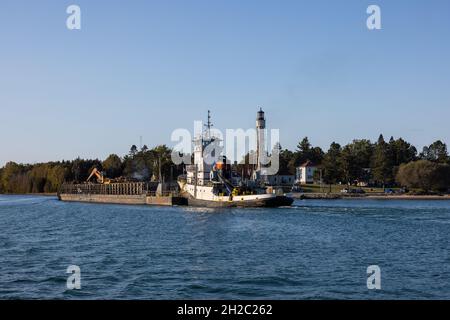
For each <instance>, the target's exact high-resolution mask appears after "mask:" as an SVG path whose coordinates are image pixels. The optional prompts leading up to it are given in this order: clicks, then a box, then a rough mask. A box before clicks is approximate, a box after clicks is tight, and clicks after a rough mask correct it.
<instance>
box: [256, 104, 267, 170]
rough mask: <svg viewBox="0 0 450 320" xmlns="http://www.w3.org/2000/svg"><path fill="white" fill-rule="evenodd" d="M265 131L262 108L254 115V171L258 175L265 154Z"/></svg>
mask: <svg viewBox="0 0 450 320" xmlns="http://www.w3.org/2000/svg"><path fill="white" fill-rule="evenodd" d="M265 130H266V118H265V116H264V111H263V110H262V108H259V111H258V112H257V113H256V171H257V172H258V173H257V174H258V175H259V174H260V172H261V168H262V166H263V163H264V161H263V158H264V157H265V154H266V153H265V152H266V147H265V146H266V141H265Z"/></svg>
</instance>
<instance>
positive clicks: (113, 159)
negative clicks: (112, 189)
mask: <svg viewBox="0 0 450 320" xmlns="http://www.w3.org/2000/svg"><path fill="white" fill-rule="evenodd" d="M102 166H103V170H105V173H106V176H107V177H109V178H117V177H120V176H121V175H122V169H123V164H122V160H121V159H120V157H119V156H118V155H116V154H110V155H109V156H108V158H106V159H105V160H104V161H103V163H102Z"/></svg>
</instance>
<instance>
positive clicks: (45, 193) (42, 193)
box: [0, 192, 57, 197]
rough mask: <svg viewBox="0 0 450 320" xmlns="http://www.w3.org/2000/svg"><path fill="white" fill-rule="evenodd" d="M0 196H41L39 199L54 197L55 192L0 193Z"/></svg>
mask: <svg viewBox="0 0 450 320" xmlns="http://www.w3.org/2000/svg"><path fill="white" fill-rule="evenodd" d="M0 196H41V197H56V196H57V193H56V192H41V193H0Z"/></svg>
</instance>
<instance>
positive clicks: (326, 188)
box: [301, 184, 384, 193]
mask: <svg viewBox="0 0 450 320" xmlns="http://www.w3.org/2000/svg"><path fill="white" fill-rule="evenodd" d="M301 187H302V189H303V190H304V191H305V192H314V193H323V192H326V193H328V192H330V185H328V184H323V185H322V188H321V187H320V185H319V184H302V186H301ZM344 188H347V185H344V184H332V185H331V193H340V192H341V190H342V189H344ZM351 188H352V189H363V190H364V191H365V192H366V193H380V192H381V193H383V192H384V189H383V188H372V187H354V186H352V187H351Z"/></svg>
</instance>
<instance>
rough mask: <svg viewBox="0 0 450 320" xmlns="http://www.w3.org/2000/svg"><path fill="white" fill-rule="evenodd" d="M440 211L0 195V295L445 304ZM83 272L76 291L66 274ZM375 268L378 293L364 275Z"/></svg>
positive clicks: (403, 206) (448, 234) (426, 205)
mask: <svg viewBox="0 0 450 320" xmlns="http://www.w3.org/2000/svg"><path fill="white" fill-rule="evenodd" d="M449 246H450V202H447V201H394V200H392V201H380V200H378V201H376V200H332V201H330V200H328V201H313V200H308V201H296V202H295V203H294V207H292V208H280V209H226V210H209V209H194V208H187V207H170V208H160V207H150V206H121V205H98V204H83V203H65V202H59V201H57V200H56V198H52V197H35V196H0V298H1V299H10V298H21V299H42V298H50V299H97V298H100V299H109V298H112V299H221V298H231V299H388V298H389V299H390V298H392V299H418V298H423V299H450V254H449ZM69 265H78V266H79V267H80V268H81V286H82V288H81V290H68V289H67V288H66V279H67V276H68V274H66V269H67V267H68V266H69ZM369 265H379V266H380V268H381V286H382V288H381V290H377V291H374V290H368V289H367V285H366V280H367V273H366V269H367V266H369Z"/></svg>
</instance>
